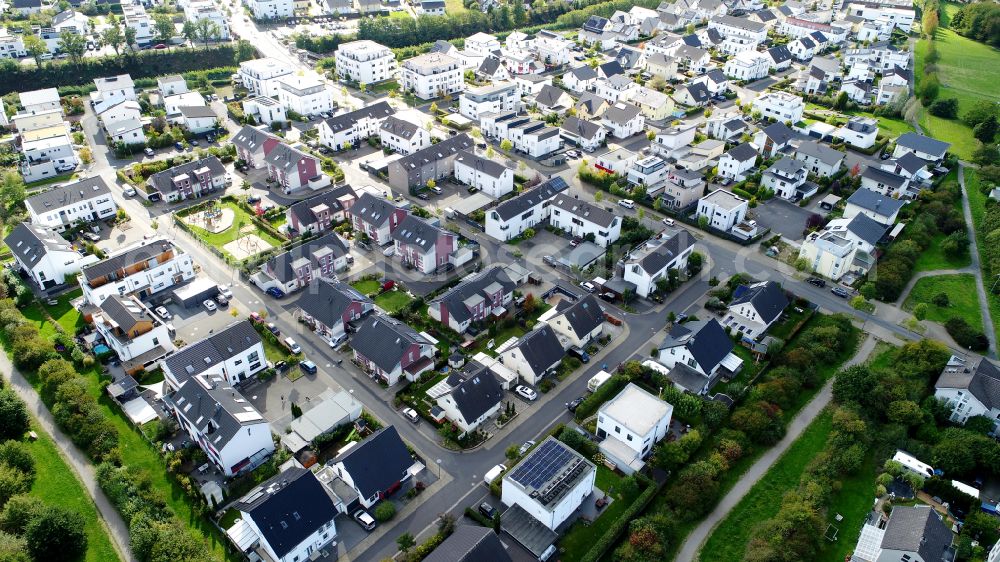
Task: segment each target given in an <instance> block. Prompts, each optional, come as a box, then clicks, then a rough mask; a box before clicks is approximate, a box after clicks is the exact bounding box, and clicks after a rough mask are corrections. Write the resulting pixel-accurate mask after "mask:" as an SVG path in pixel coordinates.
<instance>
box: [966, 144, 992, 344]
mask: <svg viewBox="0 0 1000 562" xmlns="http://www.w3.org/2000/svg"><path fill="white" fill-rule="evenodd" d="M958 185H960V186H961V187H962V214H963V215H964V216H965V227H966V228H967V229H968V230H969V254H970V255H971V256H972V269H973V271H974V272H975V274H976V292H977V293H979V310H980V311H981V312H982V315H983V331H984V332H986V337H987V339H989V340H990V349H989V356H990V357H993V358H996V356H997V340H996V332H994V331H993V320H992V319H991V318H990V304H989V301H988V300H986V287H985V285H984V284H983V270H982V266H981V264H980V263H979V247H978V245H977V244H976V226H975V223H973V222H972V209H971V208H970V207H969V194H968V193H967V192H966V187H965V165H964V164H962V163H961V162H960V163H959V164H958Z"/></svg>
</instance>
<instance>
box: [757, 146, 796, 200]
mask: <svg viewBox="0 0 1000 562" xmlns="http://www.w3.org/2000/svg"><path fill="white" fill-rule="evenodd" d="M806 175H807V172H806V165H805V164H804V163H802V162H800V161H798V160H795V159H794V158H786V157H783V158H779V159H778V160H777V161H776V162H775V163H774V164H771V167H769V168H768V169H767V170H765V171H764V175H763V176H762V177H761V180H760V183H761V185H763V186H765V187H767V188H768V189H771V190H773V191H774V194H775V195H777V196H778V197H781V198H782V199H787V200H789V201H796V200H798V199H800V197H799V196H798V190H799V188H800V187H802V186H803V185H804V184H805V183H806Z"/></svg>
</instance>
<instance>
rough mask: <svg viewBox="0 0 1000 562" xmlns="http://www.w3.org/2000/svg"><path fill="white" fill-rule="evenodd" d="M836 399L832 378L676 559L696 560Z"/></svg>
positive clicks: (867, 347) (870, 346) (862, 353)
mask: <svg viewBox="0 0 1000 562" xmlns="http://www.w3.org/2000/svg"><path fill="white" fill-rule="evenodd" d="M877 341H878V340H877V339H876V338H874V337H868V338H866V339H865V340H864V341H863V342H861V346H860V347H859V348H858V351H857V353H855V354H854V357H852V358H851V359H850V360H848V361H847V363H845V364H844V366H845V367H849V366H851V365H857V364H858V363H862V362H864V361H865V360H866V359H868V356H869V355H870V354H871V353H872V351H873V350H874V349H875V344H876V343H877ZM832 399H833V379H832V378H831V379H830V380H829V381H827V382H826V384H825V385H823V388H822V389H820V391H819V393H818V394H817V395H816V396H815V397H814V398H813V399H812V400H810V401H809V403H808V404H806V405H805V407H804V408H802V410H801V411H800V412H799V413H798V414H797V415H796V416H795V418H794V419H792V422H791V423H789V424H788V431H787V433H786V434H785V437H784V438H782V440H781V441H779V442H778V444H777V445H775V446H774V447H771V448H770V449H769V450H768V451H767V452H766V453H764V455H763V456H762V457H760V458H759V459H757V462H755V463H753V465H752V466H751V467H750V468H749V469H748V470H747V471H746V473H745V474H743V476H742V477H740V480H739V481H738V482H737V483H736V485H735V486H733V488H732V489H731V490H729V492H728V493H727V494H726V495H725V497H723V498H722V501H720V502H719V504H718V505H717V506H715V509H713V510H712V513H710V514H709V515H708V517H706V518H705V520H704V521H702V522H701V524H700V525H698V526H697V527H695V529H694V530H693V531H691V534H689V535H688V536H687V539H686V540H685V541H684V544H683V545H682V546H681V550H680V552H679V553H678V554H677V557H676V558H675V560H678V561H679V562H691V561H693V560H695V559H696V557H697V554H698V552H699V551H700V550H701V546H702V544H704V542H705V540H706V539H708V537H709V535H711V534H712V530H713V529H714V528H715V526H716V525H718V524H719V523H720V522H721V521H722V520H723V519H725V518H726V516H727V515H729V512H730V511H731V510H732V509H733V508H734V507H736V505H737V504H738V503H740V500H742V499H743V497H744V496H746V495H747V493H748V492H749V491H750V489H751V488H753V486H754V485H755V484H756V483H757V481H758V480H760V479H761V478H762V477H763V476H764V475H765V474H766V473H767V471H768V470H770V468H771V465H773V464H774V463H775V462H776V461H777V460H778V459H779V458H781V455H783V454H784V453H785V451H786V450H787V449H788V447H790V446H791V444H792V443H794V442H795V440H796V439H798V437H799V435H801V434H802V432H803V431H805V429H806V427H808V426H809V424H810V423H812V422H813V420H814V419H816V416H818V415H819V414H820V412H822V411H823V408H826V406H827V405H828V404H829V403H830V401H831V400H832Z"/></svg>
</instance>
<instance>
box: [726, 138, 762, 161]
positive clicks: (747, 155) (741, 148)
mask: <svg viewBox="0 0 1000 562" xmlns="http://www.w3.org/2000/svg"><path fill="white" fill-rule="evenodd" d="M726 154H728V155H729V156H730V157H732V158H733V159H735V160H736V161H737V162H746V161H748V160H756V159H757V149H755V148H754V147H753V146H752V145H751V144H750V143H748V142H744V143H741V144H738V145H736V146H734V147H733V148H731V149H730V150H729V152H727V153H726Z"/></svg>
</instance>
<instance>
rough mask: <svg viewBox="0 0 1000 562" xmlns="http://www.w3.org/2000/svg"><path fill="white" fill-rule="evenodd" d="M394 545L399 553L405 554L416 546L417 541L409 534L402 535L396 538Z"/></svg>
mask: <svg viewBox="0 0 1000 562" xmlns="http://www.w3.org/2000/svg"><path fill="white" fill-rule="evenodd" d="M396 545H397V546H399V551H400V552H402V553H403V554H406V553H407V552H409V551H410V549H411V548H413V547H414V546H416V545H417V541H416V540H415V539H414V538H413V535H412V534H410V533H403V534H402V535H399V536H398V537H396Z"/></svg>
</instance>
